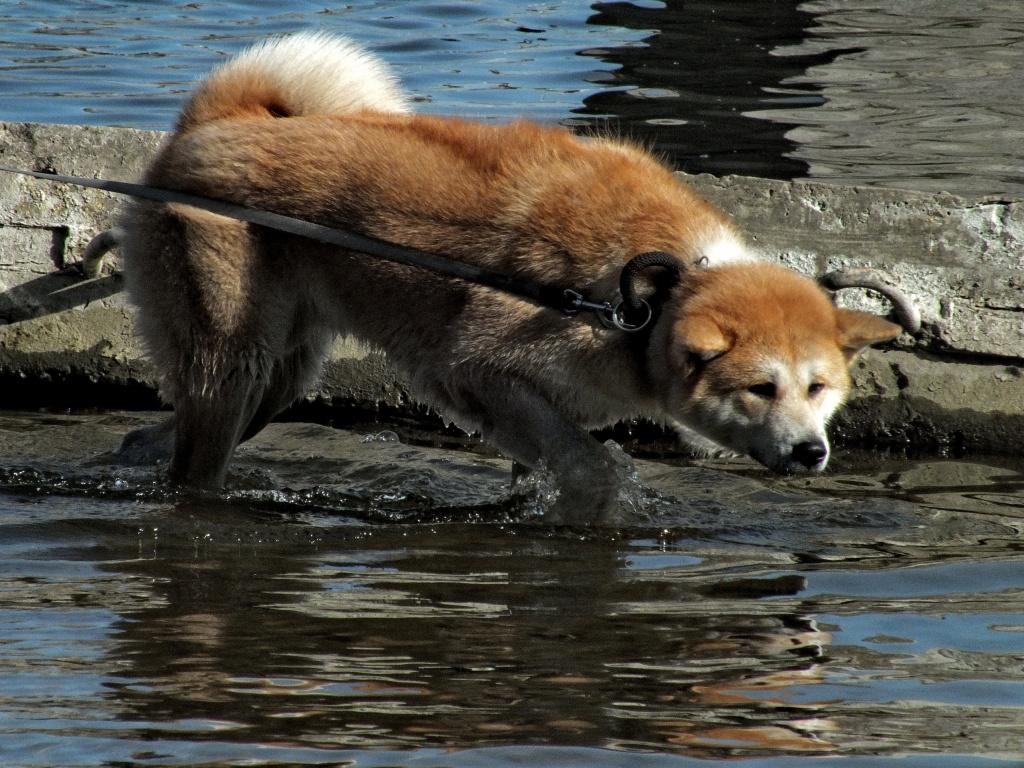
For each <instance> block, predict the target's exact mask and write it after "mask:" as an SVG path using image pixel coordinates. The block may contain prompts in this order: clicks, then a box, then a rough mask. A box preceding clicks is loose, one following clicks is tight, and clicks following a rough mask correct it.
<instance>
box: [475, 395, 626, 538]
mask: <svg viewBox="0 0 1024 768" xmlns="http://www.w3.org/2000/svg"><path fill="white" fill-rule="evenodd" d="M472 400H473V401H474V403H475V405H476V406H477V407H478V408H480V409H481V410H482V411H483V416H484V418H483V427H482V430H481V431H482V432H483V436H484V439H485V440H487V441H488V442H490V443H491V444H492V445H495V446H497V447H498V448H499V450H501V451H502V452H503V453H505V454H506V455H507V456H509V457H510V458H512V459H514V460H515V462H517V463H519V464H522V465H526V466H527V467H530V468H531V469H537V468H538V467H540V466H545V465H546V466H547V468H548V469H550V470H551V471H552V472H553V473H554V475H555V478H556V482H557V484H558V499H557V500H556V502H555V504H554V505H553V507H552V508H551V509H550V510H548V512H547V515H546V519H547V520H549V521H551V522H552V523H555V524H556V525H587V524H591V523H607V522H611V521H612V520H613V513H614V510H615V508H616V499H617V495H618V490H619V486H620V483H621V480H620V479H619V476H618V474H617V473H616V469H615V462H614V460H613V459H612V457H611V454H609V453H608V450H607V449H606V448H605V447H604V446H603V445H601V444H600V443H599V442H597V440H595V439H594V438H593V437H591V435H590V433H589V432H587V431H586V430H585V429H582V428H581V427H579V426H577V425H576V424H575V423H573V422H572V421H571V420H570V419H568V418H567V417H566V416H564V415H563V414H562V413H561V412H559V411H558V409H556V408H555V407H554V406H553V405H552V404H551V403H550V402H548V401H547V400H546V399H545V398H543V397H541V396H540V395H539V394H537V393H536V392H534V391H533V390H532V389H530V388H529V387H527V386H526V385H524V384H522V383H520V382H516V381H488V382H486V384H485V385H484V386H481V387H480V388H479V389H478V390H476V391H475V392H474V393H473V395H472ZM520 471H521V469H520Z"/></svg>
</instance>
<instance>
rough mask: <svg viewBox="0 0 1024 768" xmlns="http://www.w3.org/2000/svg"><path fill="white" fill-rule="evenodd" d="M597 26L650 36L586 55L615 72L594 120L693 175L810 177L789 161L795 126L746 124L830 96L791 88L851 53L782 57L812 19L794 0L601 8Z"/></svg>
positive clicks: (589, 111)
mask: <svg viewBox="0 0 1024 768" xmlns="http://www.w3.org/2000/svg"><path fill="white" fill-rule="evenodd" d="M594 8H595V10H597V11H598V12H597V14H596V15H594V16H592V17H591V18H590V19H589V23H591V24H603V25H613V26H618V27H626V28H632V29H641V30H652V34H651V35H650V36H649V37H648V38H646V39H645V40H644V44H643V45H638V44H629V45H625V46H621V47H615V48H599V49H593V50H590V51H583V53H584V54H587V55H590V56H596V57H598V58H600V59H601V60H602V61H604V62H609V63H613V64H616V65H618V66H619V69H618V70H617V71H615V72H614V73H609V74H608V76H607V78H606V79H605V80H604V81H603V82H602V84H603V85H605V86H606V88H605V90H602V91H598V92H597V93H594V94H592V95H591V96H588V97H587V98H585V99H584V104H585V105H586V106H585V108H583V109H578V110H574V111H576V112H579V113H580V114H586V115H596V116H605V115H612V116H613V117H610V118H609V117H596V118H591V119H589V120H588V121H587V122H588V123H596V124H598V125H608V126H610V127H611V129H612V130H613V131H615V132H616V133H623V134H625V135H629V136H632V137H635V138H637V139H639V140H641V141H643V142H645V143H647V144H649V145H652V146H654V147H656V148H657V150H658V151H659V152H662V153H664V154H665V155H666V156H668V157H669V158H670V159H671V160H672V161H673V163H674V164H675V165H676V166H677V167H678V168H680V169H681V170H684V171H689V172H691V173H700V172H706V173H715V174H728V173H738V174H742V175H747V176H765V177H769V178H782V179H788V178H793V177H794V176H803V175H806V173H807V164H806V163H805V162H804V161H802V160H798V159H793V158H792V157H791V155H792V153H793V151H794V149H795V147H796V145H795V143H794V142H793V141H792V140H790V139H789V138H788V137H787V136H786V131H787V130H788V128H789V126H787V125H785V124H783V123H773V122H766V121H764V120H761V119H757V118H754V117H749V116H748V115H747V113H749V112H752V111H760V110H765V109H770V108H773V107H787V108H789V109H792V110H796V112H794V114H799V110H803V109H805V108H807V107H817V106H820V105H821V104H822V103H823V101H824V99H823V98H822V96H821V95H820V89H818V88H817V87H816V86H815V85H814V84H813V83H807V84H803V85H800V86H793V85H789V84H788V81H789V80H790V79H792V78H794V77H795V76H798V75H801V74H803V73H804V71H805V70H806V69H807V68H808V67H811V66H823V65H827V64H830V63H832V62H833V61H834V60H835V59H836V57H837V56H839V55H841V54H843V53H846V52H847V51H846V50H842V49H829V50H824V51H820V52H814V53H810V54H800V55H790V56H779V55H778V51H779V49H780V48H782V47H792V46H795V45H797V44H798V43H799V42H800V41H801V40H803V39H804V38H805V37H806V35H807V34H808V28H809V27H811V26H812V25H813V24H814V16H813V15H812V14H811V13H809V12H807V11H806V10H803V5H798V4H797V3H795V2H790V0H779V1H777V2H764V0H738V1H735V2H730V3H720V2H696V3H694V2H682V0H668V1H667V2H666V3H665V4H664V6H663V7H638V6H636V5H633V4H631V3H623V2H610V3H597V4H596V5H595V6H594Z"/></svg>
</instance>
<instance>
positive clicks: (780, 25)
mask: <svg viewBox="0 0 1024 768" xmlns="http://www.w3.org/2000/svg"><path fill="white" fill-rule="evenodd" d="M0 26H2V28H3V30H4V33H3V35H2V36H0V120H28V121H42V122H55V123H88V124H99V125H128V126H133V127H142V128H157V129H166V128H168V127H169V126H170V125H171V124H172V122H173V120H174V117H175V114H176V112H177V110H178V109H179V108H180V106H181V102H182V99H183V98H184V97H185V95H186V94H187V93H188V91H189V90H190V89H191V87H192V84H193V82H194V81H195V79H196V78H197V77H199V76H201V75H202V74H203V73H205V72H206V71H208V70H209V69H210V67H212V66H213V65H214V64H216V63H217V62H219V61H222V60H223V59H224V57H225V56H227V55H230V54H232V53H235V52H237V51H238V50H240V49H241V48H242V47H244V46H245V45H247V44H249V43H251V42H253V41H254V40H257V39H260V38H263V37H265V36H267V35H270V34H279V33H284V32H290V31H294V30H297V29H310V28H313V29H324V30H329V31H335V32H343V33H346V34H349V35H351V36H353V37H355V38H356V39H358V40H360V41H362V42H364V43H366V44H367V45H369V46H371V47H372V48H373V49H374V50H376V51H377V52H379V53H380V54H381V55H383V56H384V57H385V58H387V60H388V61H390V62H391V63H392V64H393V65H394V66H395V68H396V70H397V72H398V74H399V75H400V77H401V78H402V80H403V81H404V82H405V83H406V85H407V87H408V89H409V91H410V92H411V94H412V95H413V97H414V98H415V99H416V100H417V102H418V108H419V109H421V110H429V111H436V112H440V113H444V114H457V115H464V116H469V117H474V118H481V119H485V120H509V119H512V118H514V117H518V116H526V117H530V118H533V119H537V120H542V121H546V122H560V123H562V124H565V125H571V126H578V127H580V128H581V129H584V130H593V129H595V128H598V129H600V130H608V131H612V132H616V133H622V134H625V135H628V136H633V137H636V138H638V139H640V140H642V141H644V142H647V143H650V144H651V145H653V146H654V147H655V148H656V149H657V150H658V151H659V152H661V153H663V154H664V155H666V156H667V157H668V158H669V159H670V160H671V161H672V162H673V163H675V164H676V165H677V166H678V167H679V168H681V169H683V170H687V171H691V172H701V171H707V172H711V173H716V174H725V173H740V174H746V175H752V176H765V177H772V178H813V179H820V180H827V181H835V182H839V183H858V184H869V185H883V186H891V187H899V188H904V189H915V190H929V191H938V190H946V191H950V192H957V193H961V194H967V195H1008V196H1016V197H1020V196H1022V195H1024V161H1022V156H1021V149H1020V148H1021V146H1022V140H1024V134H1022V129H1021V123H1022V117H1024V106H1022V105H1024V79H1022V78H1021V77H1020V76H1019V73H1020V71H1021V70H1022V69H1024V3H1020V2H1018V0H979V1H978V2H973V3H969V4H963V3H960V4H957V3H951V2H948V0H904V1H903V2H899V3H877V2H871V1H870V0H842V1H841V2H840V1H839V0H814V1H813V2H804V3H796V2H773V3H766V2H764V0H730V1H729V2H689V1H687V2H683V0H667V1H666V2H664V3H662V2H653V1H648V0H642V1H640V2H632V3H630V2H603V3H595V4H593V5H590V4H589V3H573V2H564V1H563V0H552V2H530V3H521V2H511V0H486V2H468V1H467V0H449V1H448V2H443V1H442V2H429V1H420V2H409V1H408V0H372V1H367V2H360V3H348V4H339V3H307V2H303V1H302V0H285V1H284V2H273V3H271V2H266V1H265V0H249V1H248V2H216V3H214V2H181V1H177V2H140V1H138V0H135V1H124V0H105V1H104V2H93V1H92V0H33V2H24V0H0Z"/></svg>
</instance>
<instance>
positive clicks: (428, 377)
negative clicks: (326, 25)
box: [123, 35, 898, 522]
mask: <svg viewBox="0 0 1024 768" xmlns="http://www.w3.org/2000/svg"><path fill="white" fill-rule="evenodd" d="M146 181H147V182H148V183H150V184H153V185H157V186H163V187H171V188H175V189H180V190H184V191H188V192H193V193H198V194H203V195H208V196H211V197H216V198H221V199H225V200H228V201H232V202H236V203H241V204H245V205H250V206H254V207H259V208H265V209H270V210H273V211H277V212H280V213H285V214H290V215H293V216H298V217H301V218H306V219H310V220H313V221H316V222H319V223H322V224H326V225H330V226H336V227H342V228H350V229H355V230H359V231H361V232H364V233H367V234H370V235H374V236H376V237H379V238H383V239H385V240H391V241H394V242H398V243H402V244H405V245H408V246H411V247H414V248H419V249H423V250H427V251H433V252H437V253H443V254H447V255H448V256H450V257H451V258H454V259H457V260H462V261H465V262H469V263H473V264H477V265H480V266H484V267H488V268H490V269H493V270H496V271H500V272H504V273H508V274H514V275H516V276H518V277H519V278H521V279H528V280H535V281H539V282H545V283H552V284H555V285H560V286H565V287H571V288H575V289H577V290H580V291H582V292H584V293H586V294H587V295H588V296H590V297H592V298H594V299H600V300H603V299H614V298H615V295H616V290H617V281H618V276H619V272H620V270H621V268H622V266H623V265H624V264H625V263H626V261H628V260H629V259H630V258H631V257H633V256H635V255H636V254H639V253H643V252H646V251H652V250H660V251H668V252H671V253H674V254H676V255H677V256H678V257H679V258H680V259H682V260H683V261H684V262H686V263H687V264H690V265H693V267H694V268H693V270H692V271H691V272H689V273H688V274H687V275H686V276H685V279H684V280H683V282H682V285H681V286H680V287H679V288H678V289H676V290H675V291H674V292H673V294H672V295H671V296H670V297H669V299H668V302H667V303H666V305H665V308H664V312H662V314H661V316H660V318H659V320H658V322H657V323H656V324H655V325H654V327H653V328H652V329H651V331H650V334H649V336H645V335H644V334H641V335H640V336H639V337H633V336H628V335H627V334H624V333H621V332H619V331H616V330H610V329H608V328H606V327H605V326H604V325H602V324H601V323H600V322H599V320H598V319H597V318H596V317H593V316H590V315H584V316H580V317H578V318H575V319H568V318H566V317H564V316H562V315H561V314H560V313H558V312H556V311H552V310H550V309H545V308H542V307H538V306H536V305H534V304H531V303H529V302H526V301H522V300H520V299H517V298H514V297H512V296H509V295H506V294H503V293H498V292H495V291H493V290H489V289H486V288H482V287H478V286H471V285H467V284H465V283H462V282H459V281H457V280H453V279H451V278H447V277H440V276H436V275H433V274H430V273H427V272H424V271H421V270H418V269H414V268H409V267H403V266H399V265H395V264H391V263H389V262H386V261H382V260H380V259H377V258H374V257H371V256H367V255H363V254H358V253H349V252H345V251H343V250H341V249H338V248H334V247H331V246H326V245H323V244H318V243H314V242H311V241H308V240H303V239H300V238H296V237H291V236H288V235H285V234H282V233H279V232H271V231H267V230H262V229H260V228H256V227H251V226H249V225H246V224H243V223H240V222H237V221H234V220H229V219H225V218H222V217H220V216H216V215H213V214H210V213H205V212H201V211H197V210H195V209H192V208H187V207H184V206H179V205H165V206H159V205H154V204H149V203H136V204H134V205H132V206H130V207H129V208H128V210H127V211H126V213H125V216H124V221H123V223H124V229H125V232H126V236H125V237H126V242H125V244H124V246H123V252H124V260H125V269H126V277H127V281H128V288H129V292H130V295H131V298H132V299H133V301H134V302H135V304H136V305H137V306H138V330H139V333H140V335H141V337H142V339H143V340H144V342H145V344H146V347H147V349H148V352H149V355H150V358H151V359H152V361H153V363H154V365H155V367H156V369H157V371H158V373H159V375H160V381H161V391H162V393H163V395H164V397H165V398H166V399H167V400H168V401H169V402H170V403H172V404H173V405H174V408H175V415H174V422H173V424H170V425H168V426H166V427H162V428H161V429H159V430H155V431H154V432H153V434H152V435H150V436H149V437H150V438H152V440H158V439H164V437H165V436H169V435H173V439H174V450H173V458H172V461H171V464H170V473H171V477H172V478H173V479H174V480H175V481H177V482H180V483H183V484H185V485H189V486H195V487H202V488H216V487H219V486H220V485H221V484H222V483H223V482H224V479H225V475H226V472H227V467H228V462H229V459H230V457H231V453H232V451H233V450H234V447H235V446H236V445H237V443H238V442H239V441H240V440H244V439H246V438H247V437H249V436H251V435H252V434H254V433H255V432H256V431H258V430H259V429H260V428H261V427H262V426H263V425H264V424H265V423H266V422H267V421H268V420H269V419H270V418H272V417H273V416H274V415H275V414H276V413H277V412H279V411H280V410H281V409H282V408H284V407H285V406H287V405H288V404H289V403H290V402H291V401H292V400H293V399H294V398H296V397H298V396H300V395H301V394H302V393H303V392H304V391H305V389H306V388H307V387H308V386H310V384H311V383H312V382H313V381H314V379H315V377H316V375H317V372H318V369H319V364H320V361H321V359H322V357H323V355H324V352H325V350H326V348H327V346H328V344H329V342H330V340H331V339H332V338H333V336H334V335H335V334H339V333H341V334H349V335H351V336H354V337H357V338H358V339H361V340H362V341H363V342H365V343H366V344H368V345H370V346H372V347H376V348H379V349H382V350H384V351H385V352H386V353H387V357H388V360H389V361H390V363H391V364H393V365H394V366H396V367H397V368H398V369H399V370H400V371H402V372H403V373H404V374H405V376H406V377H407V380H408V381H409V382H410V385H411V387H412V390H413V393H414V395H415V396H416V397H418V398H419V399H421V400H423V401H425V402H427V403H430V404H431V405H433V406H434V407H435V408H436V409H437V410H438V411H440V412H441V413H442V414H444V415H445V416H446V417H447V418H449V419H451V420H453V421H455V422H456V423H458V424H461V425H463V426H465V427H466V428H468V429H479V430H480V431H481V432H482V433H483V436H484V438H485V439H486V440H488V441H490V442H491V443H492V444H493V445H495V446H497V447H498V448H499V449H500V450H502V451H503V452H504V453H505V454H506V455H508V456H510V457H513V458H515V459H517V460H519V461H520V462H521V463H523V464H525V465H527V466H538V465H539V464H541V463H544V464H545V465H547V466H548V467H550V468H551V469H552V470H553V471H554V472H555V474H556V475H557V477H558V480H559V483H560V486H561V490H562V493H561V495H560V496H559V501H558V504H557V505H556V508H555V509H554V510H552V516H553V518H554V519H559V520H562V521H566V522H585V521H588V520H596V519H606V518H607V515H608V514H609V513H610V511H611V510H612V509H614V507H615V494H616V489H617V480H616V479H615V476H614V474H613V463H612V462H611V459H610V457H609V456H608V454H607V451H606V450H605V449H604V448H603V446H601V445H600V444H599V443H597V442H596V441H595V440H593V439H592V438H591V437H590V436H589V434H588V433H587V431H586V430H587V429H589V428H593V427H599V426H603V425H607V424H611V423H613V422H615V421H617V420H620V419H629V418H633V417H638V416H646V417H649V418H651V419H654V420H656V421H659V422H663V423H669V422H673V423H674V422H683V423H685V424H687V425H689V426H690V427H692V428H694V429H696V430H698V431H699V432H701V433H702V434H704V435H705V436H706V437H708V438H710V439H712V440H714V441H715V442H717V443H720V444H722V445H724V446H726V447H729V448H732V449H734V450H739V451H743V452H745V453H749V454H750V455H752V456H754V457H755V458H757V459H758V460H759V461H762V462H763V463H765V464H766V465H767V466H769V467H771V468H773V469H776V470H781V471H790V470H793V469H795V468H797V466H796V465H798V464H799V465H800V466H803V464H801V463H800V462H799V461H795V460H794V457H793V456H792V455H790V454H792V452H793V448H794V445H795V444H798V443H799V442H800V441H804V440H806V439H810V438H812V437H813V438H820V439H824V438H823V436H824V431H823V430H824V423H825V421H826V420H827V418H828V416H829V415H830V414H831V413H832V411H834V410H835V408H836V407H837V406H838V404H839V403H840V402H841V401H842V400H843V398H844V397H845V396H846V393H847V391H848V388H849V379H848V377H847V373H846V366H847V363H848V361H849V360H850V359H852V357H853V355H855V354H856V352H857V351H858V350H859V349H860V348H861V347H863V346H864V345H866V344H869V343H872V342H874V341H880V340H882V339H887V338H892V337H893V336H895V335H896V333H897V331H898V329H897V328H896V327H895V326H893V325H892V324H890V323H887V322H886V321H884V320H881V319H880V318H875V317H872V316H870V315H863V314H858V313H844V312H842V311H838V310H836V309H835V308H834V307H833V306H832V305H831V303H830V302H829V300H828V298H827V297H826V296H825V294H824V293H823V292H822V291H821V290H820V289H819V288H818V287H817V286H816V285H815V284H814V283H813V282H812V281H811V280H809V279H807V278H804V277H800V276H798V275H796V274H795V273H793V272H790V271H788V270H785V269H782V268H780V267H775V266H771V265H767V264H761V263H758V262H757V261H753V260H752V255H751V253H750V252H749V251H748V250H747V248H746V246H745V245H744V244H743V241H742V238H741V237H740V236H739V234H738V233H737V231H736V229H735V227H734V226H733V225H732V223H730V221H729V220H728V219H727V218H726V216H725V215H724V214H722V213H721V212H719V211H718V210H716V209H715V208H714V207H712V206H711V205H709V204H708V203H707V202H705V201H704V200H702V199H701V198H700V197H698V196H697V195H696V194H695V193H694V192H693V191H692V190H691V189H689V188H688V187H686V186H685V185H683V184H681V183H680V182H679V180H678V179H677V178H676V177H675V175H674V174H673V173H672V172H671V171H670V170H669V169H667V168H666V167H664V166H663V165H662V164H660V163H659V162H657V161H656V160H655V159H654V158H653V157H652V156H651V155H650V154H649V153H648V152H646V151H644V150H643V149H641V148H639V147H637V146H635V145H632V144H630V143H628V142H620V141H616V140H614V139H610V138H597V139H588V140H580V139H577V138H576V137H574V136H573V135H572V134H570V133H569V132H567V131H565V130H562V129H560V128H555V127H544V126H540V125H536V124H532V123H528V122H515V123H511V124H509V125H492V124H480V123H474V122H469V121H464V120H457V119H445V118H438V117H430V116H418V115H412V114H408V113H407V106H406V101H405V99H404V97H403V96H402V95H401V92H400V91H399V90H398V87H397V86H396V85H395V83H394V81H393V79H392V78H391V76H390V75H389V74H388V72H387V70H386V68H385V66H384V65H383V64H382V63H381V62H379V61H377V60H376V59H374V58H373V57H372V56H370V55H369V54H367V53H366V52H364V51H362V50H361V49H359V48H358V47H356V46H354V45H353V44H352V43H351V42H349V41H346V40H343V39H340V38H334V37H327V36H324V35H313V36H309V35H300V36H297V37H292V38H284V39H282V40H279V41H274V42H270V43H267V44H264V45H262V46H260V47H258V48H256V49H254V50H253V51H250V52H248V53H243V54H242V55H241V56H239V57H238V58H236V59H234V60H233V61H231V62H228V63H227V64H225V65H223V66H221V67H220V68H218V69H216V70H215V71H214V72H213V73H212V74H211V76H210V77H209V78H207V79H206V80H205V81H204V82H203V83H201V84H200V85H199V87H198V88H197V90H196V93H195V94H194V96H193V97H192V99H191V101H190V102H189V103H188V105H186V107H185V110H184V112H183V114H182V117H181V120H180V121H179V124H178V128H177V130H176V131H175V132H174V133H173V134H172V135H171V136H170V137H169V140H168V141H167V142H166V143H165V144H164V146H163V148H162V149H161V151H160V153H159V154H158V156H157V157H156V158H155V159H154V160H153V162H152V164H151V166H150V168H149V170H148V172H147V174H146ZM698 265H704V266H698ZM719 265H720V266H719ZM641 290H642V291H645V292H647V291H650V290H651V286H650V285H649V284H645V285H644V286H641ZM769 379H770V380H771V381H773V382H774V383H775V384H776V385H777V387H778V392H779V396H778V397H776V398H772V399H771V400H770V401H769V400H766V399H765V398H763V397H758V396H756V395H752V394H751V393H750V392H749V391H748V389H749V387H750V386H751V385H753V384H757V383H758V382H763V381H767V380H769ZM819 379H820V380H821V381H823V382H825V383H826V384H827V388H826V389H825V390H824V391H823V392H822V393H819V394H818V395H816V396H815V397H810V396H808V395H807V391H806V390H807V388H808V386H809V383H810V382H817V381H818V380H819ZM136 442H138V440H136ZM805 463H806V462H805ZM821 466H824V463H823V462H822V463H821ZM811 468H813V469H820V468H821V467H820V466H817V467H811Z"/></svg>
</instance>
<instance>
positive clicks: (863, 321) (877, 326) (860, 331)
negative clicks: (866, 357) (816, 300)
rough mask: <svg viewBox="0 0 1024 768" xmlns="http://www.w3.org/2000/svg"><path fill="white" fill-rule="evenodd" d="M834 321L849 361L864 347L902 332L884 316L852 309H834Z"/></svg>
mask: <svg viewBox="0 0 1024 768" xmlns="http://www.w3.org/2000/svg"><path fill="white" fill-rule="evenodd" d="M836 321H837V324H838V325H839V346H840V347H842V350H843V354H844V355H845V356H846V359H847V361H849V362H853V360H854V359H855V358H856V357H857V355H859V354H860V353H861V352H862V351H863V350H864V348H865V347H868V346H870V345H871V344H878V343H879V342H882V341H891V340H892V339H895V338H896V337H897V336H899V335H900V334H901V333H902V332H903V329H902V328H901V327H900V326H898V325H896V323H890V322H889V321H888V320H886V319H885V318H884V317H879V316H878V315H872V314H870V313H869V312H857V311H855V310H852V309H836Z"/></svg>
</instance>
